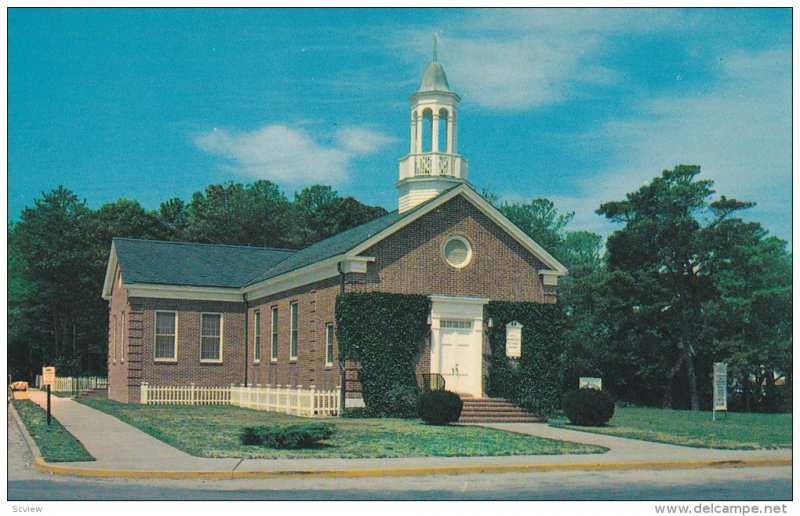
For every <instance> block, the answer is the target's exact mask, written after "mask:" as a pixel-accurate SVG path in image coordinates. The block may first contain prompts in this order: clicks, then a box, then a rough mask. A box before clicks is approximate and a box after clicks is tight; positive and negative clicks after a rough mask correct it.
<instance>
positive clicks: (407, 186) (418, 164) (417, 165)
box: [397, 37, 467, 212]
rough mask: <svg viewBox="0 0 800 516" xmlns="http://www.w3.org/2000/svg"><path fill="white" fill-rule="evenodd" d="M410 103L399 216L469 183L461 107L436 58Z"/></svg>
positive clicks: (435, 56) (435, 50)
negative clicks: (462, 143)
mask: <svg viewBox="0 0 800 516" xmlns="http://www.w3.org/2000/svg"><path fill="white" fill-rule="evenodd" d="M409 100H410V101H411V133H410V144H409V153H408V156H406V157H404V158H402V159H401V160H400V178H399V181H398V182H397V187H398V189H399V190H400V203H399V210H400V212H403V211H407V210H409V209H411V208H413V207H414V206H416V205H418V204H420V203H422V202H425V201H427V200H428V199H430V198H432V197H435V196H436V195H438V194H439V193H441V192H443V191H444V190H447V189H448V188H450V187H452V186H454V184H456V183H461V182H466V180H467V161H466V160H465V159H464V158H462V157H461V155H460V154H458V141H457V137H456V136H457V133H458V124H457V120H458V115H457V113H458V103H459V101H460V100H461V98H460V97H459V96H458V95H457V94H456V93H455V92H453V91H452V90H451V89H450V85H449V83H448V82H447V75H445V73H444V68H442V65H441V64H439V61H438V56H437V38H436V37H434V43H433V59H432V60H431V62H430V63H428V66H426V67H425V71H424V73H423V74H422V81H421V82H420V85H419V88H417V91H416V92H415V93H414V94H413V95H411V97H409Z"/></svg>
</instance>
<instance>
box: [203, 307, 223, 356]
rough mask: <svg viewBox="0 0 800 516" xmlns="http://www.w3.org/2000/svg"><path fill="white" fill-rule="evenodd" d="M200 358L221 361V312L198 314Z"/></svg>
mask: <svg viewBox="0 0 800 516" xmlns="http://www.w3.org/2000/svg"><path fill="white" fill-rule="evenodd" d="M200 360H201V361H202V362H222V314H200Z"/></svg>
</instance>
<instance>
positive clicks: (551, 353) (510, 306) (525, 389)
mask: <svg viewBox="0 0 800 516" xmlns="http://www.w3.org/2000/svg"><path fill="white" fill-rule="evenodd" d="M484 315H485V317H486V321H487V323H488V320H489V319H490V318H491V320H492V328H489V330H488V334H489V345H490V347H491V358H490V361H489V378H488V384H487V391H488V393H489V395H490V396H496V397H501V398H506V399H508V400H511V401H513V402H515V403H517V404H519V405H520V406H522V407H524V408H526V409H527V410H529V411H531V412H534V413H537V414H540V415H549V414H552V413H553V412H555V411H556V410H557V409H558V407H559V391H560V389H559V387H560V381H559V370H560V367H559V364H560V361H561V355H562V352H563V331H564V326H565V322H566V317H565V315H564V311H563V309H562V307H561V306H560V305H557V304H538V303H517V302H499V301H492V302H490V303H489V304H488V305H486V310H485V312H484ZM511 321H517V322H519V323H521V324H522V325H523V328H522V350H521V357H520V358H517V359H512V358H508V357H507V356H506V324H507V323H510V322H511Z"/></svg>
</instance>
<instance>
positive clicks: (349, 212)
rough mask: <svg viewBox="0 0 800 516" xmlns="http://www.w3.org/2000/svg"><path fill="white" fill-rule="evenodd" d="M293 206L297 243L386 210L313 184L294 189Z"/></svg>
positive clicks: (309, 241) (307, 242) (311, 240)
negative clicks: (297, 225)
mask: <svg viewBox="0 0 800 516" xmlns="http://www.w3.org/2000/svg"><path fill="white" fill-rule="evenodd" d="M294 208H295V212H296V213H297V218H298V221H299V227H298V234H297V239H298V242H297V243H298V246H299V247H305V246H307V245H310V244H313V243H314V242H318V241H320V240H323V239H325V238H328V237H330V236H333V235H335V234H337V233H340V232H342V231H344V230H346V229H350V228H352V227H355V226H359V225H361V224H363V223H365V222H368V221H370V220H372V219H374V218H377V217H380V216H381V215H384V214H386V210H384V209H383V208H381V207H380V206H367V205H365V204H361V203H360V202H358V201H356V200H355V199H353V198H352V197H339V195H338V193H337V192H336V190H334V189H333V188H331V187H330V186H327V185H312V186H309V187H307V188H304V189H302V190H300V191H299V192H297V193H296V194H295V198H294Z"/></svg>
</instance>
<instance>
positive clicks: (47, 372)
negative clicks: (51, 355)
mask: <svg viewBox="0 0 800 516" xmlns="http://www.w3.org/2000/svg"><path fill="white" fill-rule="evenodd" d="M55 381H56V368H55V367H43V368H42V385H46V386H47V425H48V426H50V386H51V385H53V384H54V383H55Z"/></svg>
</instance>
